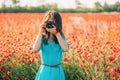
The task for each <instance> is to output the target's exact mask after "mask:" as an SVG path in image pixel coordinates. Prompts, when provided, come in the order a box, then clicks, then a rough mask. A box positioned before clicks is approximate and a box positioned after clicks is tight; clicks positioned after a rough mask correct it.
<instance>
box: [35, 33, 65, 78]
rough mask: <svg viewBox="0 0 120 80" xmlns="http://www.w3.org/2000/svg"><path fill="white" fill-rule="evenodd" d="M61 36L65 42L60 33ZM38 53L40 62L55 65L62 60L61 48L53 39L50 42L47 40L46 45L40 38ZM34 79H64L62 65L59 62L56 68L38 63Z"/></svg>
mask: <svg viewBox="0 0 120 80" xmlns="http://www.w3.org/2000/svg"><path fill="white" fill-rule="evenodd" d="M62 38H63V40H64V41H65V42H66V38H65V36H63V35H62ZM39 53H40V59H41V64H48V65H56V64H59V63H61V61H62V53H63V50H62V48H61V47H60V45H59V44H57V43H55V41H52V42H51V41H50V40H48V44H47V45H46V44H44V43H43V38H42V42H41V46H40V49H39ZM35 80H65V74H64V71H63V68H62V65H61V64H60V65H59V67H57V68H55V67H50V66H45V65H40V67H39V69H38V72H37V74H36V77H35Z"/></svg>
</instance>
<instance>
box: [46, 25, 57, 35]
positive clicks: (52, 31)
mask: <svg viewBox="0 0 120 80" xmlns="http://www.w3.org/2000/svg"><path fill="white" fill-rule="evenodd" d="M52 26H53V28H46V30H47V31H48V32H50V33H52V34H54V35H56V33H57V30H56V27H55V25H52Z"/></svg>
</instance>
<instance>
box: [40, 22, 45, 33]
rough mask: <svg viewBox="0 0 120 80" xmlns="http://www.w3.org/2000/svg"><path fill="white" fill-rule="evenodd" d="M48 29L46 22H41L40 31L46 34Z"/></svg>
mask: <svg viewBox="0 0 120 80" xmlns="http://www.w3.org/2000/svg"><path fill="white" fill-rule="evenodd" d="M45 30H46V24H45V23H41V24H40V33H42V34H44V33H45Z"/></svg>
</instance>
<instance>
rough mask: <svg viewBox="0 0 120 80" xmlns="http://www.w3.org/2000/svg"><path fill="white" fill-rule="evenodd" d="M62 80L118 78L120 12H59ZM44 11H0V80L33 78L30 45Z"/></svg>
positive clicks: (35, 61)
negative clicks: (63, 43) (62, 40)
mask: <svg viewBox="0 0 120 80" xmlns="http://www.w3.org/2000/svg"><path fill="white" fill-rule="evenodd" d="M60 14H61V16H62V22H63V25H62V28H63V29H62V30H63V33H64V35H65V36H66V38H67V42H68V44H69V45H70V48H69V51H68V52H64V53H63V58H62V64H63V69H64V72H65V75H66V80H120V13H60ZM43 16H44V13H0V80H34V78H35V75H36V72H37V70H38V68H39V66H40V56H39V53H34V52H32V45H33V43H34V41H35V38H36V36H37V34H38V32H39V25H40V23H41V21H42V18H43Z"/></svg>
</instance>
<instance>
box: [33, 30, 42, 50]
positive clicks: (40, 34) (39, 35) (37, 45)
mask: <svg viewBox="0 0 120 80" xmlns="http://www.w3.org/2000/svg"><path fill="white" fill-rule="evenodd" d="M41 40H42V33H41V32H39V34H38V35H37V38H36V40H35V42H34V45H33V51H34V52H38V50H39V48H40V45H41Z"/></svg>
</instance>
